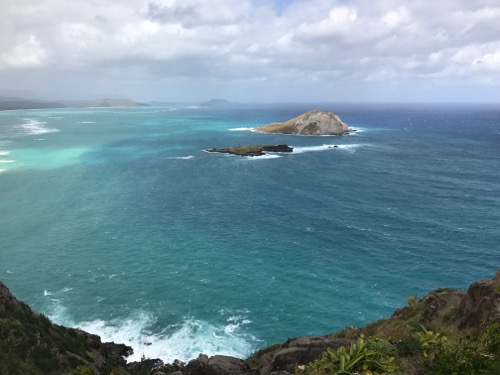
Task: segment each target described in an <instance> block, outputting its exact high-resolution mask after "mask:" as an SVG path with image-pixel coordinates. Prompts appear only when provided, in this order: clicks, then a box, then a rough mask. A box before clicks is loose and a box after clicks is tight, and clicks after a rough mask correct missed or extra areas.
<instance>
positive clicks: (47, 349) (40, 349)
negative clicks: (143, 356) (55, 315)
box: [0, 282, 132, 375]
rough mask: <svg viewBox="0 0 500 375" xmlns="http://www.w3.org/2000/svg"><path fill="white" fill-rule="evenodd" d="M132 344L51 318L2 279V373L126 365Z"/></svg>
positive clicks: (96, 371)
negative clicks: (103, 339) (106, 338)
mask: <svg viewBox="0 0 500 375" xmlns="http://www.w3.org/2000/svg"><path fill="white" fill-rule="evenodd" d="M131 353H132V348H131V347H129V346H127V345H124V344H115V343H113V342H111V343H102V342H101V339H100V337H99V336H97V335H92V334H90V333H87V332H84V331H81V330H79V329H73V328H66V327H63V326H59V325H57V324H54V323H52V322H50V320H49V319H47V318H46V317H45V316H43V315H42V314H38V313H36V312H34V311H32V310H31V308H30V307H29V306H28V305H26V304H25V303H23V302H21V301H18V300H17V299H16V298H15V297H14V296H13V295H12V294H11V292H10V291H9V289H8V288H7V286H5V284H3V283H2V282H0V375H16V374H46V375H51V374H54V375H56V374H57V375H59V374H65V373H68V372H69V371H71V370H72V369H74V368H76V367H78V366H85V367H86V368H88V369H89V370H91V371H92V373H94V374H99V373H101V372H106V371H107V372H106V373H109V371H108V370H109V369H111V368H121V369H125V367H126V361H125V359H124V356H128V355H130V354H131Z"/></svg>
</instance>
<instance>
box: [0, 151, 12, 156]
mask: <svg viewBox="0 0 500 375" xmlns="http://www.w3.org/2000/svg"><path fill="white" fill-rule="evenodd" d="M5 155H10V151H0V156H5Z"/></svg>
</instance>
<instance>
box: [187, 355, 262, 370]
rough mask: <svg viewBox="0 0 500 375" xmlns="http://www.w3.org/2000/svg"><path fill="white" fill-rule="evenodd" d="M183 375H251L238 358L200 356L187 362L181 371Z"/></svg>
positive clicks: (248, 368) (246, 366) (245, 365)
mask: <svg viewBox="0 0 500 375" xmlns="http://www.w3.org/2000/svg"><path fill="white" fill-rule="evenodd" d="M183 374H184V375H251V374H252V372H251V371H250V367H248V365H247V364H246V363H245V362H244V361H242V360H241V359H238V358H233V357H229V356H225V355H215V356H213V357H210V358H209V357H208V356H206V355H204V354H200V355H199V356H198V358H196V359H193V360H191V361H189V363H188V364H187V365H186V367H185V368H184V371H183Z"/></svg>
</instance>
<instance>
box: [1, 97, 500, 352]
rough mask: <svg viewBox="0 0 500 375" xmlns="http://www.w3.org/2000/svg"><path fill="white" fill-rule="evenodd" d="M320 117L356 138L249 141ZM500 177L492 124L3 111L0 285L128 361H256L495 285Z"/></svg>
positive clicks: (279, 111)
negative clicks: (255, 151) (430, 300)
mask: <svg viewBox="0 0 500 375" xmlns="http://www.w3.org/2000/svg"><path fill="white" fill-rule="evenodd" d="M315 108H317V109H325V110H330V111H333V112H335V113H337V114H338V115H339V116H340V117H341V118H342V120H343V121H344V122H346V123H347V124H349V126H351V127H353V128H355V129H358V132H356V133H355V134H351V135H348V136H341V137H338V136H337V137H335V136H331V137H315V136H313V137H310V136H294V135H278V134H260V133H255V132H252V131H251V130H250V129H251V128H254V127H258V126H261V125H265V124H267V123H269V122H273V121H283V120H287V119H289V118H292V117H295V116H297V115H299V114H301V113H303V112H305V111H307V110H310V109H315ZM263 143H266V144H288V145H291V146H293V147H294V152H293V153H292V154H270V155H266V156H264V157H254V158H251V157H238V156H230V155H225V154H215V153H208V152H205V151H204V150H206V149H210V148H217V147H229V146H235V145H250V144H263ZM335 145H338V146H339V147H338V148H333V146H335ZM499 167H500V107H499V106H498V105H493V104H474V105H473V104H467V105H466V104H460V105H458V104H455V105H453V104H449V105H448V104H343V103H309V104H254V105H236V106H228V107H203V106H193V105H181V104H179V105H165V106H156V107H134V108H78V109H54V110H47V109H44V110H19V111H4V112H0V239H1V240H0V280H2V281H3V282H5V283H6V284H7V285H8V286H9V287H10V289H11V290H12V292H13V293H14V294H15V295H16V297H17V298H19V299H21V300H23V301H24V302H26V303H28V304H29V305H30V306H31V307H32V308H34V309H35V310H37V311H39V312H42V313H43V314H45V315H47V316H48V317H50V318H51V319H53V320H54V321H55V322H56V323H59V324H64V325H68V326H72V327H80V328H82V329H84V330H87V331H90V332H92V333H97V334H99V335H100V336H101V337H102V339H103V340H106V341H111V340H113V341H115V342H123V343H125V344H128V345H131V346H132V347H133V348H134V355H133V356H132V357H130V358H129V359H130V360H139V359H140V358H141V357H142V356H145V357H150V358H161V359H163V360H164V361H166V362H170V361H172V360H174V359H176V358H177V359H181V360H183V361H187V360H189V359H192V358H195V357H197V356H198V354H199V353H201V352H203V353H206V354H209V355H213V354H226V355H233V356H236V357H241V358H243V357H246V356H248V355H250V354H251V353H252V352H253V351H255V350H257V349H259V348H263V347H265V346H267V345H270V344H273V343H280V342H283V341H285V340H286V339H287V338H289V337H297V336H303V335H322V334H328V333H331V332H334V331H336V330H338V329H341V328H343V327H345V326H347V325H356V326H360V325H364V324H366V323H369V322H371V321H373V320H376V319H380V318H384V317H388V316H390V314H391V312H392V311H393V310H394V309H395V308H397V307H400V306H404V305H405V304H406V303H407V297H408V296H411V295H415V294H418V295H419V296H423V295H424V294H426V293H428V292H430V291H431V290H433V289H435V288H438V287H451V288H466V287H467V286H468V285H469V284H470V283H471V282H473V281H475V280H477V279H478V278H481V277H489V278H491V277H492V276H493V274H494V272H495V271H496V270H497V269H498V268H499V265H500V173H499Z"/></svg>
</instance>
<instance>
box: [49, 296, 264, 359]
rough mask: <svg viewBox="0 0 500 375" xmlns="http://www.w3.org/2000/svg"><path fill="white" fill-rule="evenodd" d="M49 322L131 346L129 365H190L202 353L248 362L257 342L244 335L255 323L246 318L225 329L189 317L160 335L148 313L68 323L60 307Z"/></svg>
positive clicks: (230, 320)
mask: <svg viewBox="0 0 500 375" xmlns="http://www.w3.org/2000/svg"><path fill="white" fill-rule="evenodd" d="M49 318H50V319H52V320H53V321H54V322H56V323H58V324H62V325H66V326H71V327H78V328H80V329H82V330H84V331H86V332H89V333H93V334H96V335H99V336H100V337H101V340H102V341H103V342H109V341H114V342H116V343H123V344H126V345H129V346H131V347H132V348H133V350H134V353H133V354H132V355H130V356H129V357H127V358H126V360H127V361H128V362H134V361H140V360H141V358H142V357H143V356H145V357H146V358H160V359H161V360H163V361H164V362H165V363H171V362H173V361H174V360H175V359H179V360H181V361H183V362H187V361H189V360H191V359H193V358H196V357H198V355H199V354H200V353H204V354H207V355H209V356H212V355H216V354H220V355H229V356H233V357H237V358H245V357H247V356H249V355H250V354H251V353H252V352H253V350H255V347H254V346H253V345H252V343H255V342H256V341H257V340H256V338H255V337H253V336H252V335H250V334H245V333H242V332H241V327H242V326H244V325H246V324H249V323H251V321H250V320H248V319H246V318H245V317H243V316H231V317H229V318H228V319H227V321H226V324H225V325H220V326H218V325H214V324H211V323H208V322H206V321H203V320H199V319H195V318H192V317H189V318H186V319H184V321H183V322H182V323H181V324H177V325H171V326H168V327H165V328H164V329H163V330H162V331H160V332H153V331H152V327H153V325H154V324H155V323H156V319H155V317H154V316H153V315H151V314H148V313H146V312H144V311H138V312H136V313H135V314H133V315H132V316H130V317H129V318H126V319H116V320H112V321H105V320H101V319H97V320H93V321H89V322H80V323H75V322H74V321H72V320H71V319H68V315H67V310H66V308H64V307H63V306H61V305H58V306H57V307H56V308H55V309H54V311H53V314H50V315H49Z"/></svg>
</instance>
